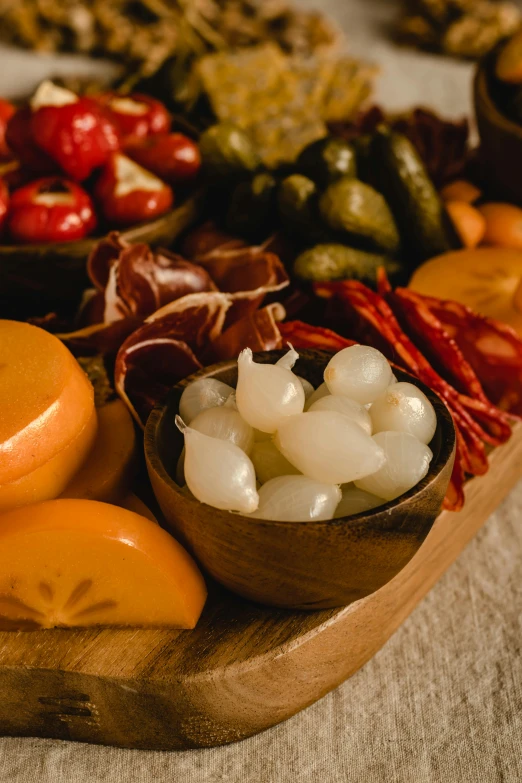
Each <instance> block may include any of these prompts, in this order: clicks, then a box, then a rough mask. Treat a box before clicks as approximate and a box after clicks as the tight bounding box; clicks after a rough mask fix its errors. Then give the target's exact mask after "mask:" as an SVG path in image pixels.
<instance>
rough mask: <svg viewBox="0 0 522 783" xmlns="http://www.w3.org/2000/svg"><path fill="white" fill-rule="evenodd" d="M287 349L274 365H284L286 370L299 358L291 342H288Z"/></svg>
mask: <svg viewBox="0 0 522 783" xmlns="http://www.w3.org/2000/svg"><path fill="white" fill-rule="evenodd" d="M288 349H289V350H288V351H287V352H286V353H285V355H284V356H281V358H280V359H278V360H277V362H276V367H284V368H285V369H286V370H291V369H292V367H293V366H294V364H295V363H296V361H297V360H298V359H299V354H298V353H297V351H296V350H295V348H294V347H293V345H292V343H288Z"/></svg>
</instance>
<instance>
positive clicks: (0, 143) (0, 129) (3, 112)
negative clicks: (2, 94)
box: [0, 98, 16, 160]
mask: <svg viewBox="0 0 522 783" xmlns="http://www.w3.org/2000/svg"><path fill="white" fill-rule="evenodd" d="M15 111H16V109H15V107H14V106H13V104H12V103H10V102H9V101H4V100H3V98H0V158H2V159H4V160H5V159H6V158H9V157H11V156H12V152H11V150H10V149H9V147H8V145H7V141H6V138H5V133H6V130H7V123H8V122H9V120H10V118H11V117H12V116H13V114H14V113H15Z"/></svg>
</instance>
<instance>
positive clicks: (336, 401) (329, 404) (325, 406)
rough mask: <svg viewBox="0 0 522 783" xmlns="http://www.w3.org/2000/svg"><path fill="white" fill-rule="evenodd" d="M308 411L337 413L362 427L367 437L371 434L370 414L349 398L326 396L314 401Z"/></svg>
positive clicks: (333, 395)
mask: <svg viewBox="0 0 522 783" xmlns="http://www.w3.org/2000/svg"><path fill="white" fill-rule="evenodd" d="M308 410H309V411H337V412H338V413H342V414H343V415H344V416H348V418H349V419H351V420H352V421H354V422H355V423H356V424H358V425H359V427H362V428H363V430H364V431H365V432H367V433H368V435H371V434H372V420H371V418H370V414H369V413H368V411H367V410H366V408H365V407H364V405H361V403H360V402H355V400H351V399H350V398H349V397H341V395H339V394H327V395H326V396H325V397H321V399H320V400H316V401H315V402H314V403H313V404H312V405H311V406H310V407H309V408H308Z"/></svg>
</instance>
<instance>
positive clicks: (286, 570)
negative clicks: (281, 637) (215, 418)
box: [145, 350, 455, 609]
mask: <svg viewBox="0 0 522 783" xmlns="http://www.w3.org/2000/svg"><path fill="white" fill-rule="evenodd" d="M282 353H283V352H282V351H270V352H265V353H260V354H257V355H256V357H255V358H256V361H261V362H271V363H273V362H275V361H276V360H277V359H278V358H279V357H280V356H281V355H282ZM331 356H332V354H331V352H327V351H315V350H308V351H301V355H300V359H299V361H298V363H297V365H296V372H297V373H298V374H299V375H301V376H303V377H304V378H306V379H307V380H309V381H310V382H311V383H312V384H313V385H314V386H318V385H319V384H320V383H321V382H322V380H323V371H324V368H325V366H326V365H327V363H328V361H329V359H330V357H331ZM397 375H398V377H399V379H400V380H408V381H410V382H412V383H415V385H416V386H418V387H419V388H421V389H422V391H423V392H424V393H425V394H426V395H427V396H428V398H429V399H430V401H431V403H432V405H433V406H434V408H435V411H436V414H437V422H438V424H437V431H436V433H435V437H434V439H433V441H432V443H431V448H432V449H433V453H434V456H433V460H432V462H431V465H430V469H429V472H428V474H427V476H426V477H425V478H424V479H423V481H421V482H420V483H419V484H418V485H417V486H416V487H414V488H413V489H412V490H410V491H409V492H406V493H405V494H404V495H401V497H400V498H398V499H396V500H393V501H391V502H389V503H386V504H383V505H382V506H380V507H379V508H378V509H376V510H375V511H372V512H368V513H365V514H356V515H353V516H350V517H344V518H341V519H335V520H331V521H327V522H271V521H266V520H260V519H249V518H248V517H245V516H241V515H240V514H232V513H229V512H226V511H220V510H218V509H215V508H212V507H211V506H207V505H205V504H202V503H199V502H198V501H197V500H195V499H193V498H191V497H189V496H188V495H187V493H186V491H184V490H183V489H182V488H181V487H180V486H178V484H176V482H175V480H174V478H173V476H175V471H176V464H177V461H178V458H179V455H180V453H181V449H182V447H183V438H182V435H181V434H180V433H179V432H178V430H177V428H176V426H175V423H174V416H175V414H176V413H177V412H178V408H179V400H180V397H181V394H182V392H183V389H184V388H185V386H187V385H188V384H189V383H191V382H192V381H193V380H195V379H196V378H218V379H219V380H221V381H224V382H225V383H228V384H230V385H231V386H235V385H236V381H237V362H235V361H228V362H223V363H221V364H216V365H214V366H213V367H208V368H206V369H204V370H201V371H200V372H198V373H196V374H195V375H192V376H191V377H190V378H187V379H186V380H184V381H182V382H181V383H179V384H178V385H177V386H176V387H174V389H173V390H172V391H171V393H170V395H169V398H168V400H167V402H166V404H165V405H163V406H160V407H157V408H155V409H154V411H153V412H152V413H151V415H150V417H149V420H148V422H147V427H146V431H145V455H146V458H147V466H148V470H149V476H150V479H151V482H152V487H153V490H154V493H155V495H156V498H157V499H158V502H159V504H160V506H161V509H162V511H163V514H164V515H165V519H166V521H167V524H168V526H169V528H170V529H171V531H172V533H173V534H174V535H175V536H176V537H177V538H179V539H180V540H182V541H183V542H184V543H185V545H186V546H187V547H188V548H189V549H190V550H191V551H192V552H193V553H194V555H195V556H196V558H197V559H198V560H199V562H200V563H201V565H202V566H203V567H204V568H205V569H206V570H207V571H208V573H209V574H211V575H212V576H213V577H214V578H215V579H216V580H217V581H218V582H220V583H221V584H223V585H225V587H228V588H229V589H230V590H232V591H233V592H235V593H238V594H239V595H241V596H243V597H245V598H250V599H251V600H253V601H257V602H258V603H262V604H269V605H271V606H280V607H285V608H288V609H319V608H329V607H335V606H344V605H345V604H349V603H351V602H352V601H357V600H358V599H359V598H363V597H364V596H366V595H369V594H370V593H373V592H374V591H375V590H378V589H379V588H380V587H382V586H383V585H385V584H386V583H387V582H388V581H389V580H390V579H392V578H393V577H394V576H395V575H396V574H397V573H398V572H399V571H400V570H401V569H402V568H403V567H404V566H405V565H406V563H407V562H408V561H409V560H410V559H411V558H412V557H413V555H414V554H415V553H416V552H417V550H418V549H419V547H420V546H421V544H422V542H423V541H424V539H425V538H426V536H427V535H428V533H429V531H430V529H431V527H432V525H433V523H434V521H435V519H436V517H437V514H438V513H439V511H440V507H441V504H442V500H443V498H444V495H445V493H446V489H447V486H448V482H449V479H450V475H451V470H452V467H453V459H454V451H455V431H454V428H453V422H452V419H451V415H450V414H449V412H448V409H447V408H446V406H445V405H444V404H443V403H442V402H441V401H440V400H439V398H438V397H437V396H436V395H435V394H434V393H433V392H432V391H431V390H430V389H428V388H427V387H426V386H424V384H422V383H420V382H418V381H417V380H415V379H412V378H411V377H410V376H409V375H407V374H406V373H400V372H399V373H397Z"/></svg>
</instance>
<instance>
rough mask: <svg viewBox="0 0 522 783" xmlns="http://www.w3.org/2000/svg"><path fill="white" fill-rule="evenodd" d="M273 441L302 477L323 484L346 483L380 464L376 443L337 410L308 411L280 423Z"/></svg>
mask: <svg viewBox="0 0 522 783" xmlns="http://www.w3.org/2000/svg"><path fill="white" fill-rule="evenodd" d="M274 443H275V445H276V447H277V448H278V449H279V451H280V452H281V453H282V454H283V455H284V456H285V457H286V458H287V460H288V461H289V462H291V463H292V465H295V467H296V468H298V470H300V471H301V473H303V474H304V475H305V476H308V477H309V478H312V479H314V480H315V481H321V482H323V483H325V484H346V483H348V482H350V481H354V480H355V479H357V478H362V477H363V476H367V475H369V474H370V473H375V472H376V471H377V470H379V468H380V467H381V466H382V465H383V463H384V452H383V450H382V449H381V448H380V447H379V445H378V444H377V443H376V442H375V441H374V440H373V439H372V438H371V437H370V436H369V435H368V434H367V433H366V432H364V430H363V429H362V428H361V427H360V426H359V425H358V424H356V423H355V422H354V421H352V420H351V419H349V418H348V416H344V415H343V414H342V413H337V411H308V412H307V413H302V414H300V415H297V416H292V417H291V418H290V419H287V420H286V421H285V422H283V423H282V424H281V425H280V427H279V429H278V431H277V433H276V435H275V437H274Z"/></svg>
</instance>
